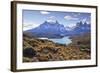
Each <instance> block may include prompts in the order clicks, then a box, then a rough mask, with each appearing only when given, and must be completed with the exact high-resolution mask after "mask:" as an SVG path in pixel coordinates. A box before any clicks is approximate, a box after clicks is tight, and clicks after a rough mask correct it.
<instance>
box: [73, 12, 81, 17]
mask: <svg viewBox="0 0 100 73" xmlns="http://www.w3.org/2000/svg"><path fill="white" fill-rule="evenodd" d="M72 15H73V16H74V17H78V16H80V15H81V13H72Z"/></svg>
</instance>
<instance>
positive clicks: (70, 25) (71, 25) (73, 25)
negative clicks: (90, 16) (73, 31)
mask: <svg viewBox="0 0 100 73" xmlns="http://www.w3.org/2000/svg"><path fill="white" fill-rule="evenodd" d="M67 26H68V27H70V28H71V27H75V26H76V24H69V25H67Z"/></svg>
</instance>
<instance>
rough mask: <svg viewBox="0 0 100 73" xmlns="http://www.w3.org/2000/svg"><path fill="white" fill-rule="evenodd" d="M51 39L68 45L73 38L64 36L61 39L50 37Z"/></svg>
mask: <svg viewBox="0 0 100 73" xmlns="http://www.w3.org/2000/svg"><path fill="white" fill-rule="evenodd" d="M49 40H51V41H53V42H55V43H59V44H66V45H68V44H70V43H71V42H72V41H71V39H69V37H63V38H61V39H49Z"/></svg>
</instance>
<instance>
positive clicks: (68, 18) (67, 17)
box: [64, 15, 78, 20]
mask: <svg viewBox="0 0 100 73" xmlns="http://www.w3.org/2000/svg"><path fill="white" fill-rule="evenodd" d="M64 19H66V20H78V18H76V17H72V16H68V15H66V16H65V17H64Z"/></svg>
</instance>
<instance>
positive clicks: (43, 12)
mask: <svg viewBox="0 0 100 73" xmlns="http://www.w3.org/2000/svg"><path fill="white" fill-rule="evenodd" d="M40 13H41V14H50V12H48V11H40Z"/></svg>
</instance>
